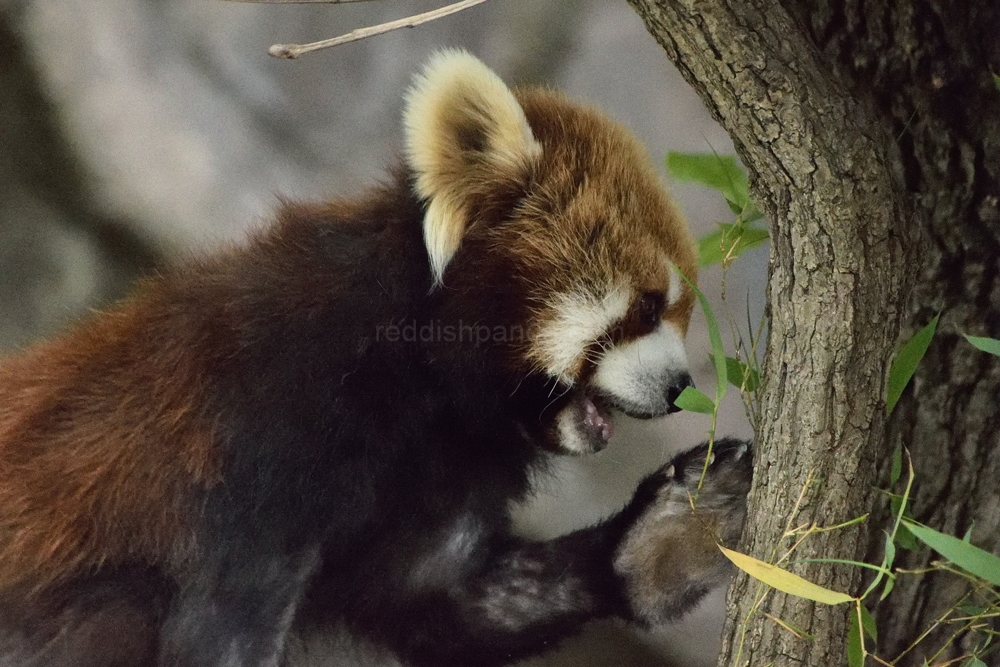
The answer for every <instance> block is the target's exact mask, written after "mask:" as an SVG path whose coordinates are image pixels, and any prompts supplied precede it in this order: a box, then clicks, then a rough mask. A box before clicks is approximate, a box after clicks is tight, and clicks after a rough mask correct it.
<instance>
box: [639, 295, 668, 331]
mask: <svg viewBox="0 0 1000 667" xmlns="http://www.w3.org/2000/svg"><path fill="white" fill-rule="evenodd" d="M663 301H664V297H663V292H645V293H644V294H643V295H642V298H641V299H639V315H640V317H641V318H642V322H643V324H645V325H647V326H649V327H655V326H656V325H657V324H658V323H659V321H660V315H661V314H662V313H663Z"/></svg>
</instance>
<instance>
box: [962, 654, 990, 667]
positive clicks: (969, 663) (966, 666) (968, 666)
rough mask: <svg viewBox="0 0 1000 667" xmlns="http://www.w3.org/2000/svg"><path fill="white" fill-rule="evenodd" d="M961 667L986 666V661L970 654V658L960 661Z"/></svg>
mask: <svg viewBox="0 0 1000 667" xmlns="http://www.w3.org/2000/svg"><path fill="white" fill-rule="evenodd" d="M962 667H986V663H985V662H983V661H982V660H980V659H979V658H977V657H976V656H972V657H971V658H969V659H968V660H966V661H965V662H963V663H962Z"/></svg>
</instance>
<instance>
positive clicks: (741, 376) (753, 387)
mask: <svg viewBox="0 0 1000 667" xmlns="http://www.w3.org/2000/svg"><path fill="white" fill-rule="evenodd" d="M713 361H714V359H713ZM726 377H727V378H729V383H730V384H731V385H733V386H734V387H736V388H737V389H745V390H746V391H757V387H758V386H759V385H760V374H759V373H758V372H757V370H756V369H754V368H750V366H748V365H747V364H744V363H743V362H741V361H740V360H739V359H734V358H733V357H726Z"/></svg>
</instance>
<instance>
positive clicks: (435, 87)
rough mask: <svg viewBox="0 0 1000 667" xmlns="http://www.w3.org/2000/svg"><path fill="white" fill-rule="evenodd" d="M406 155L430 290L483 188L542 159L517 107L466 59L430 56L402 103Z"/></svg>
mask: <svg viewBox="0 0 1000 667" xmlns="http://www.w3.org/2000/svg"><path fill="white" fill-rule="evenodd" d="M404 124H405V130H406V150H407V159H408V162H409V165H410V168H411V169H412V170H413V172H414V175H415V177H416V191H417V195H418V196H419V197H421V198H422V199H425V200H427V214H426V216H425V218H424V242H425V244H426V245H427V253H428V255H429V256H430V262H431V272H432V274H433V277H434V283H435V285H437V284H440V282H441V279H442V276H443V274H444V270H445V267H446V266H447V265H448V262H449V261H450V260H451V258H452V256H453V255H454V254H455V252H456V251H457V250H458V247H459V245H461V242H462V237H463V235H464V234H465V228H466V225H467V224H468V210H469V203H470V202H471V201H472V199H473V198H474V197H475V196H476V194H477V193H478V192H479V191H480V190H482V188H483V187H484V185H487V184H489V183H495V182H496V181H497V180H498V179H499V180H501V181H502V180H505V179H521V178H523V177H524V175H525V174H526V173H527V171H528V169H529V168H530V166H531V164H532V163H533V162H534V161H535V160H537V159H538V158H539V157H540V156H541V153H542V147H541V144H539V143H538V142H537V141H536V140H535V137H534V135H532V133H531V128H530V127H529V126H528V120H527V119H526V118H525V116H524V111H523V110H522V109H521V105H520V104H518V102H517V99H515V97H514V94H513V93H511V91H510V89H509V88H507V86H506V85H504V83H503V81H501V80H500V77H498V76H497V75H496V74H494V73H493V72H492V71H491V70H490V69H489V68H488V67H486V65H484V64H483V63H482V62H480V61H479V60H478V59H476V58H475V57H473V56H472V55H470V54H469V53H467V52H465V51H461V50H446V51H440V52H438V53H437V54H435V55H434V56H433V57H432V58H431V59H430V61H429V62H428V63H427V65H426V67H425V68H424V70H423V72H422V73H421V74H420V75H418V76H417V78H416V80H415V81H414V83H413V86H412V87H411V88H410V90H409V92H408V94H407V97H406V111H405V114H404Z"/></svg>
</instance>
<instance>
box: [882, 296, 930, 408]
mask: <svg viewBox="0 0 1000 667" xmlns="http://www.w3.org/2000/svg"><path fill="white" fill-rule="evenodd" d="M939 317H941V316H940V315H935V316H934V319H933V320H931V322H930V324H928V325H927V326H925V327H924V328H923V329H921V330H920V331H918V332H917V333H916V334H914V335H913V338H911V339H910V340H908V341H907V342H906V344H905V345H903V347H902V348H900V350H899V353H898V354H897V355H896V358H895V359H893V361H892V368H891V369H890V370H889V387H888V390H887V391H886V394H887V395H886V399H885V413H886V414H887V415H888V414H891V413H892V410H893V408H895V407H896V402H897V401H898V400H899V397H900V396H902V395H903V390H904V389H906V385H907V384H909V382H910V378H912V377H913V373H914V372H915V371H916V370H917V365H918V364H919V363H920V360H921V359H923V358H924V354H925V353H926V352H927V348H928V347H929V346H930V344H931V339H933V338H934V332H935V331H936V330H937V323H938V318H939Z"/></svg>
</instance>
